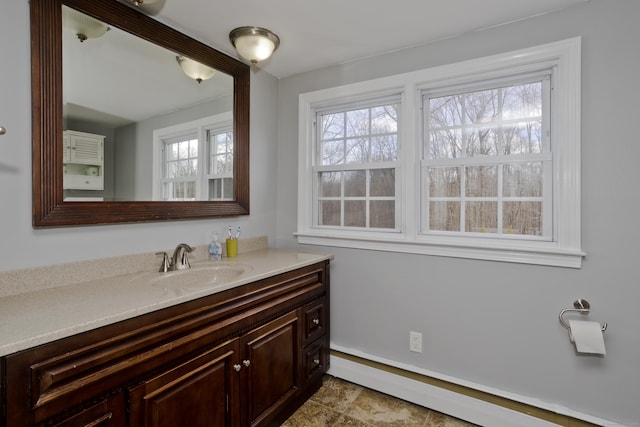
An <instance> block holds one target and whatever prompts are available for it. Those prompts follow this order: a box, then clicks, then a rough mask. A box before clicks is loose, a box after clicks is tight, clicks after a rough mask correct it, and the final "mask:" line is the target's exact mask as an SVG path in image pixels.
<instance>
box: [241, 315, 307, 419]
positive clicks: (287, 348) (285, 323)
mask: <svg viewBox="0 0 640 427" xmlns="http://www.w3.org/2000/svg"><path fill="white" fill-rule="evenodd" d="M242 341H243V343H244V348H245V350H244V352H243V354H244V356H245V358H244V359H243V361H242V365H243V379H244V380H245V390H246V394H245V395H244V399H243V410H242V412H243V414H244V419H243V422H242V425H250V426H255V425H268V424H269V422H270V420H271V419H272V417H273V416H274V414H275V413H276V411H277V410H278V409H279V408H280V407H281V406H282V405H285V404H286V403H288V402H289V401H290V400H291V399H293V398H295V396H296V394H297V392H298V389H299V386H300V365H299V363H300V362H299V359H300V357H299V351H300V346H299V342H300V318H299V315H298V311H294V312H291V313H289V314H287V315H284V316H282V317H280V318H278V319H276V320H274V321H272V322H270V323H267V324H266V325H264V326H261V327H259V328H257V329H255V330H253V331H251V332H250V333H249V334H247V335H246V336H245V337H244V338H243V340H242Z"/></svg>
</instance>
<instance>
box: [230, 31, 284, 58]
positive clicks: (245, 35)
mask: <svg viewBox="0 0 640 427" xmlns="http://www.w3.org/2000/svg"><path fill="white" fill-rule="evenodd" d="M229 40H231V44H232V45H233V47H234V48H235V49H236V51H237V52H238V55H240V56H241V57H243V58H244V59H246V60H248V61H249V62H251V63H252V64H257V63H258V62H260V61H263V60H265V59H267V58H268V57H270V56H271V54H272V53H273V52H274V51H275V50H276V49H277V48H278V46H279V45H280V38H279V37H278V36H277V35H275V34H274V33H272V32H271V31H269V30H267V29H266V28H260V27H239V28H236V29H235V30H233V31H231V32H230V33H229Z"/></svg>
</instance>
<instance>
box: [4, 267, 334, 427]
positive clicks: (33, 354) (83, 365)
mask: <svg viewBox="0 0 640 427" xmlns="http://www.w3.org/2000/svg"><path fill="white" fill-rule="evenodd" d="M328 296H329V261H322V262H318V263H316V264H312V265H310V266H307V267H302V268H299V269H295V270H292V271H289V272H286V273H282V274H279V275H276V276H273V277H269V278H265V279H262V280H259V281H257V282H253V283H249V284H246V285H242V286H239V287H236V288H233V289H229V290H226V291H223V292H220V293H217V294H213V295H210V296H207V297H203V298H199V299H196V300H193V301H189V302H185V303H183V304H180V305H176V306H173V307H169V308H165V309H162V310H159V311H156V312H152V313H149V314H145V315H142V316H139V317H136V318H133V319H129V320H126V321H123V322H119V323H116V324H112V325H109V326H105V327H102V328H98V329H95V330H93V331H89V332H85V333H82V334H79V335H75V336H72V337H69V338H64V339H61V340H59V341H56V342H52V343H49V344H45V345H42V346H39V347H36V348H32V349H29V350H25V351H22V352H19V353H16V354H13V355H9V356H6V357H4V358H3V359H2V364H1V366H2V368H1V369H0V371H1V372H2V376H3V378H2V380H3V381H2V384H3V385H4V386H5V388H4V394H5V397H4V401H3V406H4V407H5V411H4V412H5V414H4V415H3V417H4V418H3V421H4V424H5V425H6V426H11V427H13V426H32V425H41V426H44V425H59V426H65V427H71V426H74V427H75V426H89V425H90V426H131V427H136V426H146V427H151V426H173V425H188V426H190V427H198V426H233V427H236V426H247V427H249V426H251V427H257V426H275V425H279V424H280V423H281V422H283V421H284V420H286V418H288V417H289V416H290V415H291V414H292V413H293V412H294V411H295V410H296V409H297V408H298V407H299V406H300V405H301V404H302V403H303V402H304V401H305V400H306V399H308V397H310V396H311V395H312V394H313V393H314V392H315V391H317V389H318V388H319V387H320V386H321V384H322V375H323V374H324V373H325V372H326V371H327V369H328V361H329V359H328V351H329V322H328V320H329V319H328V301H329V297H328Z"/></svg>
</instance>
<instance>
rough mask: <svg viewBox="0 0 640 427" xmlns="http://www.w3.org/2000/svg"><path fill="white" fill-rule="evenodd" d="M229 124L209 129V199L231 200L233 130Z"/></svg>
mask: <svg viewBox="0 0 640 427" xmlns="http://www.w3.org/2000/svg"><path fill="white" fill-rule="evenodd" d="M230 127H231V126H230V125H227V126H223V127H218V128H215V129H209V130H208V132H207V141H208V142H209V162H208V165H209V167H208V176H207V183H208V195H209V200H233V132H232V131H231V129H230Z"/></svg>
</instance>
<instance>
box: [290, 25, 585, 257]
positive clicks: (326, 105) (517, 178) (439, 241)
mask: <svg viewBox="0 0 640 427" xmlns="http://www.w3.org/2000/svg"><path fill="white" fill-rule="evenodd" d="M580 49H581V41H580V38H579V37H576V38H572V39H568V40H563V41H559V42H553V43H548V44H545V45H540V46H534V47H531V48H526V49H521V50H517V51H512V52H505V53H502V54H497V55H492V56H488V57H483V58H477V59H472V60H468V61H463V62H460V63H455V64H448V65H443V66H438V67H433V68H429V69H424V70H418V71H414V72H410V73H406V74H399V75H393V76H388V77H383V78H380V79H375V80H369V81H363V82H356V83H352V84H348V85H345V86H340V87H332V88H327V89H322V90H317V91H313V92H308V93H303V94H300V96H299V102H300V107H299V163H298V180H299V184H298V229H297V232H296V236H297V239H298V242H299V243H301V244H312V245H313V244H316V245H323V246H337V247H347V248H358V249H370V250H383V251H390V252H406V253H415V254H425V255H436V256H451V257H459V258H470V259H484V260H492V261H505V262H515V263H526V264H539V265H549V266H563V267H572V268H580V267H581V262H582V257H583V256H584V255H585V254H584V252H583V251H582V249H581V244H580V241H581V238H580V237H581V225H580V194H581V191H580V154H579V153H580V87H581V85H580V79H581V77H580V71H581V67H580V57H581V56H580ZM549 71H551V73H549ZM543 74H547V75H548V74H552V81H553V82H554V85H553V90H552V91H551V95H550V96H549V99H546V100H544V102H548V103H549V104H548V105H545V106H544V108H543V110H544V116H543V120H544V121H545V122H546V124H547V127H546V128H545V130H544V133H543V134H542V133H541V134H542V136H543V137H544V138H546V139H543V138H541V140H542V141H543V143H544V144H546V143H547V142H548V143H549V145H548V146H547V145H545V146H544V147H543V148H544V149H543V150H539V151H538V152H536V153H533V152H532V153H530V154H527V153H525V151H530V150H522V153H520V154H519V156H518V157H517V158H516V156H512V157H513V158H510V159H506V158H500V157H499V156H502V155H503V154H504V153H499V152H496V153H492V156H489V155H487V156H475V157H463V156H462V155H459V154H461V153H462V147H461V146H460V147H457V148H456V150H457V152H456V155H455V156H453V155H450V156H449V155H447V156H445V157H446V161H447V163H442V164H440V163H438V164H435V163H433V162H432V160H431V159H430V158H429V156H428V155H426V154H425V153H428V150H427V149H428V147H426V146H425V145H424V142H423V141H424V139H425V135H426V123H425V121H424V117H425V115H424V108H423V105H424V99H423V96H424V95H425V94H428V95H431V96H436V95H444V94H446V95H450V94H459V93H464V92H465V91H469V88H470V87H471V85H473V86H474V87H473V89H475V90H485V89H489V88H490V87H495V86H500V84H497V85H496V82H498V81H499V82H501V84H502V85H505V86H506V85H509V84H513V83H514V81H518V82H522V81H525V80H527V79H528V81H531V79H535V78H537V79H539V78H540V77H541V76H542V75H543ZM477 82H481V84H482V85H483V87H479V86H475V83H477ZM376 94H379V95H380V96H379V97H378V99H380V98H382V97H384V96H388V95H391V94H399V95H398V100H399V101H400V100H401V101H402V103H401V106H400V109H401V111H402V117H403V120H402V125H401V126H400V128H399V134H401V135H402V136H403V138H402V152H401V156H399V158H398V164H397V167H398V168H397V169H396V171H397V176H396V181H397V190H398V191H397V192H396V194H397V195H398V196H400V195H401V196H402V203H398V204H397V206H398V207H399V208H401V209H402V212H401V213H400V214H398V213H397V221H396V224H398V228H397V229H396V230H394V232H393V233H391V232H389V231H387V230H375V229H365V228H360V229H351V228H344V227H343V228H341V227H328V226H319V225H318V218H317V216H318V200H317V197H318V169H317V167H318V164H319V158H320V156H319V151H318V146H317V145H318V140H319V138H318V112H319V111H325V112H326V111H329V110H330V109H333V110H334V111H335V110H340V111H345V110H347V109H348V108H349V107H345V105H348V104H350V103H351V104H352V105H353V104H357V105H362V104H363V103H366V102H367V100H369V101H370V100H371V99H374V98H376V97H377V95H376ZM551 106H553V110H552V109H551ZM506 119H507V120H511V119H513V117H506ZM505 123H506V121H505ZM521 128H524V127H521ZM538 128H539V129H541V128H540V126H538ZM449 130H450V129H449ZM461 134H462V133H461V131H460V132H459V135H461ZM551 138H553V140H551ZM551 142H553V144H551ZM460 143H461V140H460ZM477 147H478V145H476V148H477ZM523 147H524V146H523ZM512 148H513V147H512ZM465 150H466V147H465ZM547 150H548V151H547ZM453 152H454V151H453V150H451V153H453ZM471 152H472V153H473V152H474V150H473V149H472V150H471ZM477 152H479V150H476V153H477ZM507 152H508V153H514V151H513V149H511V151H507ZM448 154H449V153H448ZM488 158H489V160H490V161H489V163H495V161H496V160H497V161H499V162H502V163H500V168H501V170H498V169H494V170H493V172H492V173H493V178H492V179H494V180H495V181H496V182H498V181H497V180H498V178H499V180H500V182H499V183H497V184H496V185H495V186H496V190H495V191H494V192H493V193H492V194H490V193H486V192H480V193H478V192H471V193H468V194H467V189H466V188H465V189H464V192H463V193H460V191H461V188H462V186H461V185H460V180H461V179H462V168H463V167H467V166H469V167H476V168H478V167H480V166H482V165H484V164H486V163H487V159H488ZM483 161H484V162H483ZM339 166H341V165H338V166H337V167H339ZM349 166H351V165H349ZM394 166H396V165H394ZM485 166H486V165H485ZM323 167H325V168H326V170H332V169H331V168H330V167H326V166H323ZM494 167H495V168H497V167H498V166H497V165H494ZM429 168H430V169H429ZM352 169H355V168H352ZM437 170H440V171H442V170H446V171H447V174H451V175H453V174H454V172H452V170H453V171H455V174H457V176H455V180H452V181H451V182H453V181H456V182H458V185H457V191H458V193H456V194H455V195H453V194H448V193H446V192H444V191H443V192H440V193H437V192H433V193H432V194H430V196H432V197H467V198H469V197H476V196H478V197H485V198H487V197H495V198H496V203H497V200H498V197H502V199H503V200H505V198H510V199H509V200H507V201H505V202H504V203H503V204H502V206H501V208H503V212H502V215H503V216H504V220H503V222H502V224H500V228H504V229H505V230H508V226H506V225H505V224H508V223H509V219H508V218H509V216H511V218H517V217H518V215H519V213H518V210H519V209H520V208H523V209H524V208H526V206H524V205H526V204H531V203H540V202H539V201H535V199H532V198H536V197H543V206H542V207H540V206H539V205H538V206H537V208H536V209H537V212H538V213H539V217H538V218H533V219H532V220H531V221H530V223H531V224H535V221H542V224H541V225H540V224H537V225H536V227H537V228H538V229H542V230H543V232H542V236H544V237H540V236H533V237H531V236H527V235H526V234H525V235H517V234H510V233H508V232H507V233H506V234H503V235H497V234H495V235H492V234H491V233H475V234H472V233H462V232H459V231H457V232H439V231H434V230H431V231H427V232H425V231H424V229H423V226H424V225H425V221H426V219H427V217H426V215H425V212H426V209H428V202H427V200H426V194H427V193H426V189H427V188H428V184H429V181H428V179H427V178H428V173H429V171H431V173H434V171H437ZM525 170H530V171H531V172H533V171H535V172H536V173H535V175H536V176H537V178H536V179H537V180H536V181H535V182H536V186H537V187H536V188H537V190H536V191H537V193H533V192H531V191H528V192H527V191H525V192H522V191H518V190H517V188H519V187H520V188H522V187H523V185H522V184H523V183H524V182H525V181H527V180H531V176H530V175H531V174H530V173H529V171H526V173H525ZM472 172H473V170H472ZM476 172H477V171H476ZM476 172H473V173H476ZM465 173H467V171H466V170H465ZM500 174H502V175H500ZM443 176H445V177H446V174H443ZM442 178H443V177H442V176H441V177H440V179H442ZM448 178H450V177H448ZM448 178H447V179H448ZM447 182H448V181H447ZM527 185H529V184H527ZM500 186H501V188H500ZM524 187H526V185H524ZM444 188H446V186H445V187H444ZM529 188H532V187H531V186H529ZM471 201H472V202H476V200H471ZM451 203H455V202H451ZM495 206H497V205H494V207H495ZM470 212H473V209H472V210H471V211H470ZM496 218H497V214H496ZM551 220H552V221H553V222H552V221H551ZM456 221H459V218H456ZM495 224H496V226H497V225H498V222H497V220H496V221H495ZM456 225H457V227H458V228H457V230H460V222H456Z"/></svg>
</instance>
